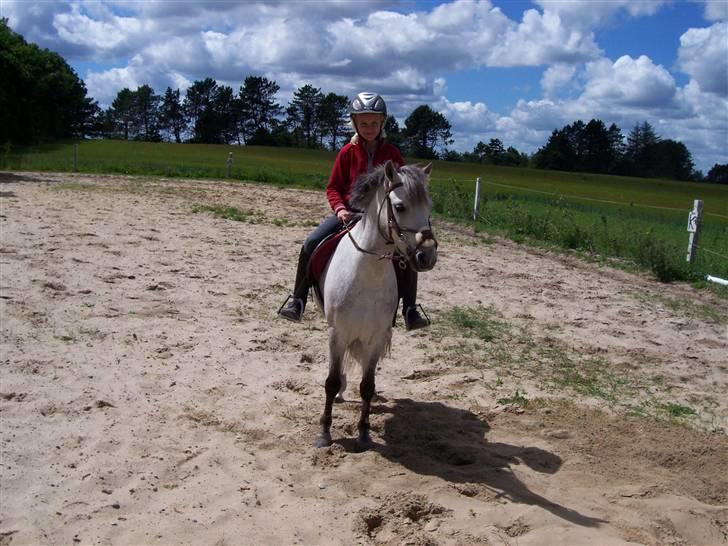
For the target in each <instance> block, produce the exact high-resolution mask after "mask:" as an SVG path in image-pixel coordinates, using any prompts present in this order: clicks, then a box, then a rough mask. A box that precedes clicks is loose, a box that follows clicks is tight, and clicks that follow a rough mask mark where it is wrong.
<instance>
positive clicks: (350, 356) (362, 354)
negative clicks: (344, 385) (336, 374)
mask: <svg viewBox="0 0 728 546" xmlns="http://www.w3.org/2000/svg"><path fill="white" fill-rule="evenodd" d="M391 352H392V330H391V328H390V329H389V331H388V332H387V335H386V337H385V339H384V340H383V342H382V346H381V347H380V350H379V351H377V353H376V354H372V349H371V348H366V347H364V345H363V344H362V342H361V341H359V340H358V339H357V340H356V341H354V342H353V343H352V344H351V345H349V347H348V348H347V349H346V352H345V353H344V363H343V371H344V373H345V374H347V375H348V374H349V373H351V372H352V371H353V370H354V368H356V366H357V365H359V366H360V367H361V370H362V373H363V372H364V371H366V370H365V366H369V365H370V363H371V362H372V361H374V365H375V366H376V365H377V363H378V362H379V360H381V358H382V357H385V356H389V355H390V354H391ZM372 357H376V358H372Z"/></svg>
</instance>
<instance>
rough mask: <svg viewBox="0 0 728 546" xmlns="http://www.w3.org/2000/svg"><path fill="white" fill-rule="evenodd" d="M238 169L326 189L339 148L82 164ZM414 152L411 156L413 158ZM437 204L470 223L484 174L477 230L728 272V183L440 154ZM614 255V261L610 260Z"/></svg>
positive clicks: (111, 155) (252, 176) (15, 161)
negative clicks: (498, 163)
mask: <svg viewBox="0 0 728 546" xmlns="http://www.w3.org/2000/svg"><path fill="white" fill-rule="evenodd" d="M229 152H232V154H233V164H232V167H231V178H232V179H236V180H255V181H259V182H265V183H273V184H277V185H286V186H292V187H303V188H314V189H323V188H325V186H326V181H327V180H328V174H329V170H330V168H331V165H332V163H333V160H334V156H335V154H334V153H333V152H326V151H320V150H304V149H294V148H271V147H257V146H256V147H245V146H243V147H240V146H224V145H205V144H197V145H194V144H183V145H182V144H171V143H146V142H124V141H111V140H99V141H84V142H81V143H79V145H78V159H77V168H78V171H80V172H86V173H123V174H133V175H152V176H165V177H185V178H189V177H194V178H226V176H227V170H228V167H227V158H228V154H229ZM73 155H74V154H73V143H70V142H69V143H60V144H54V145H46V146H39V147H34V148H26V149H19V150H5V151H4V152H2V153H1V155H0V169H4V170H14V171H61V172H63V171H72V170H73V164H74V161H73ZM414 161H415V160H414V159H408V162H414ZM434 163H435V164H434V170H433V176H432V185H431V192H432V195H433V200H434V203H435V212H436V213H437V214H439V215H441V216H442V217H444V218H447V219H449V220H454V221H458V222H463V223H468V224H471V225H472V224H473V221H472V219H471V212H472V207H473V199H474V192H475V179H476V178H477V177H480V178H481V179H482V180H483V199H482V205H481V210H480V218H479V220H478V221H477V223H475V224H474V225H473V227H474V229H476V230H481V229H484V230H486V231H488V232H491V233H498V234H501V235H504V236H507V237H510V238H512V239H514V240H516V241H521V242H529V243H531V244H541V245H546V246H553V247H558V248H566V249H573V250H576V251H581V252H584V253H587V254H588V255H590V256H592V257H594V258H595V259H607V260H612V259H616V260H617V263H618V264H619V265H623V266H626V267H635V268H637V269H647V270H649V271H651V272H652V273H654V274H655V276H656V277H657V278H659V279H661V280H663V281H672V280H686V281H693V282H697V283H700V281H701V279H703V278H704V276H705V274H712V275H715V276H719V277H723V278H728V258H727V257H728V186H725V185H723V186H720V185H711V184H697V183H684V182H675V181H668V180H651V179H641V178H628V177H616V176H605V175H596V174H584V173H565V172H557V171H543V170H536V169H520V168H509V167H495V166H489V165H479V164H472V163H449V162H443V161H435V162H434ZM695 199H702V200H703V202H704V212H705V216H704V222H703V232H702V235H701V240H700V249H699V251H698V254H697V260H696V262H695V263H693V264H687V263H686V261H685V254H686V250H687V241H688V234H687V230H686V226H687V216H688V212H689V211H690V209H691V208H692V205H693V200H695ZM612 263H615V262H614V261H612Z"/></svg>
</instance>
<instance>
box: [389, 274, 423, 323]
mask: <svg viewBox="0 0 728 546" xmlns="http://www.w3.org/2000/svg"><path fill="white" fill-rule="evenodd" d="M395 267H396V268H397V269H398V271H397V286H398V289H399V295H400V297H401V298H402V316H403V317H404V324H405V328H406V329H407V330H417V329H418V328H424V327H425V326H429V325H430V321H429V320H427V319H426V318H425V317H423V316H422V315H421V314H420V312H419V311H418V309H417V271H415V270H414V269H413V268H412V267H411V266H410V265H409V264H407V267H406V268H405V269H399V266H395Z"/></svg>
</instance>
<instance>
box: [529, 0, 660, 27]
mask: <svg viewBox="0 0 728 546" xmlns="http://www.w3.org/2000/svg"><path fill="white" fill-rule="evenodd" d="M535 3H536V4H538V5H539V6H541V7H542V8H543V10H544V11H545V12H551V13H556V14H558V15H559V17H560V18H561V19H562V20H563V21H565V22H566V23H568V24H569V25H570V26H575V27H577V28H582V29H584V28H589V29H594V28H598V27H602V26H605V25H608V24H609V23H610V21H611V19H612V18H613V17H614V16H615V15H616V14H617V13H619V12H620V11H621V10H626V11H627V13H629V15H631V16H632V17H639V16H643V15H654V14H655V13H657V12H658V11H659V10H660V9H661V8H662V6H663V5H664V4H666V3H667V2H666V0H535Z"/></svg>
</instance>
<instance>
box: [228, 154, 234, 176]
mask: <svg viewBox="0 0 728 546" xmlns="http://www.w3.org/2000/svg"><path fill="white" fill-rule="evenodd" d="M232 168H233V153H232V152H230V153H229V154H228V158H227V177H228V178H230V171H231V170H232Z"/></svg>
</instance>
